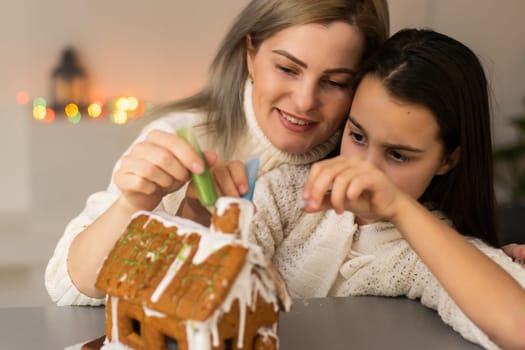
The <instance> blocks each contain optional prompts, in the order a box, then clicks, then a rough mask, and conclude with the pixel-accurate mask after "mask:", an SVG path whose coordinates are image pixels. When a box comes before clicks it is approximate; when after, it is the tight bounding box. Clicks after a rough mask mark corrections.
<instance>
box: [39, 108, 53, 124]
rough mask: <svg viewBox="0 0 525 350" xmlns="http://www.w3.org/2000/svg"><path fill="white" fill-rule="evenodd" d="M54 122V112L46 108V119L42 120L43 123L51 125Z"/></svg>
mask: <svg viewBox="0 0 525 350" xmlns="http://www.w3.org/2000/svg"><path fill="white" fill-rule="evenodd" d="M54 120H55V111H54V110H53V109H51V108H46V117H45V118H44V119H42V121H43V122H46V123H52V122H53V121H54Z"/></svg>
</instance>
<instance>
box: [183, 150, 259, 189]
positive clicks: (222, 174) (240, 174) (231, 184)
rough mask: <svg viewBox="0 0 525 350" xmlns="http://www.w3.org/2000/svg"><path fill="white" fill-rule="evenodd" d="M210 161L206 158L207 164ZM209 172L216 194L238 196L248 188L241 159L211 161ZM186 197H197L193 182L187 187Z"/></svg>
mask: <svg viewBox="0 0 525 350" xmlns="http://www.w3.org/2000/svg"><path fill="white" fill-rule="evenodd" d="M210 163H211V162H210V161H209V159H208V164H210ZM211 164H213V166H212V167H210V172H211V174H212V177H213V180H214V182H215V190H216V191H217V195H218V196H228V197H240V196H242V195H244V194H246V193H247V192H248V190H249V187H248V177H247V175H246V168H245V167H244V163H243V162H241V161H238V160H236V161H230V162H217V161H213V163H211ZM186 196H187V197H190V198H192V199H197V191H196V190H195V186H194V185H193V183H191V184H190V186H189V187H188V191H187V193H186Z"/></svg>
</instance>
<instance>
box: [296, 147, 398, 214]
mask: <svg viewBox="0 0 525 350" xmlns="http://www.w3.org/2000/svg"><path fill="white" fill-rule="evenodd" d="M401 196H405V194H403V193H402V192H401V191H400V190H399V189H398V188H397V187H396V186H395V185H394V184H392V182H391V181H390V180H389V179H388V178H387V177H386V175H385V174H383V173H382V172H381V171H380V170H379V169H377V168H375V167H374V166H373V165H372V164H370V163H368V162H366V161H363V160H360V159H358V158H353V157H342V156H339V157H335V158H332V159H327V160H323V161H320V162H317V163H315V164H314V165H313V166H312V169H311V170H310V173H309V175H308V179H307V181H306V184H305V187H304V192H303V199H304V200H305V211H307V212H315V211H320V210H327V209H335V211H336V212H337V213H342V212H343V211H344V210H349V211H352V212H353V213H354V214H355V215H356V216H358V217H361V218H363V219H366V220H374V221H375V220H380V219H383V220H390V218H392V217H394V216H395V215H396V214H397V203H398V200H399V199H400V198H401Z"/></svg>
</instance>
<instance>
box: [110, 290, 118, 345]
mask: <svg viewBox="0 0 525 350" xmlns="http://www.w3.org/2000/svg"><path fill="white" fill-rule="evenodd" d="M111 340H112V341H113V342H115V343H117V342H118V298H116V297H111Z"/></svg>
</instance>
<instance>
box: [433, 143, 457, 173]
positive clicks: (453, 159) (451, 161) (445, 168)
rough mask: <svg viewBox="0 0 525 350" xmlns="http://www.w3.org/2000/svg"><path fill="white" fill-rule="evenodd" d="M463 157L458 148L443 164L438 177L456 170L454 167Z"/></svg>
mask: <svg viewBox="0 0 525 350" xmlns="http://www.w3.org/2000/svg"><path fill="white" fill-rule="evenodd" d="M460 157H461V152H460V148H459V147H458V148H456V149H455V150H454V151H452V153H450V154H449V155H448V156H447V158H446V159H445V160H444V161H443V164H442V165H441V167H440V168H439V169H438V171H437V172H436V175H445V174H446V173H448V172H449V171H450V170H452V169H454V167H455V166H456V165H457V164H458V163H459V159H460Z"/></svg>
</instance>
